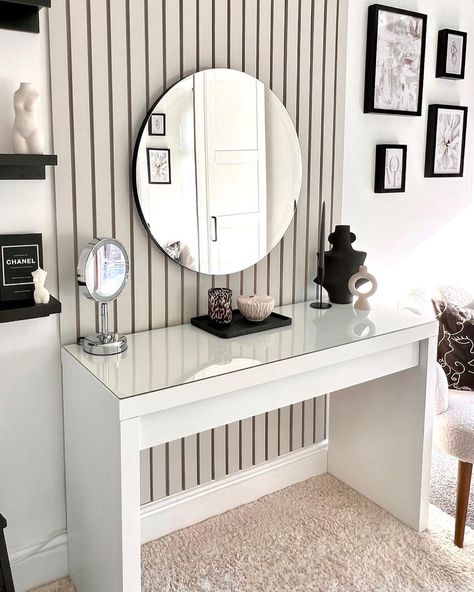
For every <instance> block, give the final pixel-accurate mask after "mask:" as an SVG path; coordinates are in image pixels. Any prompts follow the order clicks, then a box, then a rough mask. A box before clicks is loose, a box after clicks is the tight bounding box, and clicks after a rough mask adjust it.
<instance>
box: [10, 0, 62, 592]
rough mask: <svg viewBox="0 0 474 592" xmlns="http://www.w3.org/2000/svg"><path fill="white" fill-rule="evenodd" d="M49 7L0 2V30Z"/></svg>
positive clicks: (30, 27)
mask: <svg viewBox="0 0 474 592" xmlns="http://www.w3.org/2000/svg"><path fill="white" fill-rule="evenodd" d="M50 7H51V0H0V28H1V29H10V30H12V31H24V32H25V33H39V30H40V26H39V11H40V9H41V8H50ZM2 592H3V591H2Z"/></svg>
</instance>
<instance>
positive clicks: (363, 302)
mask: <svg viewBox="0 0 474 592" xmlns="http://www.w3.org/2000/svg"><path fill="white" fill-rule="evenodd" d="M360 280H367V281H368V282H370V283H371V284H372V286H371V288H370V290H367V292H361V291H360V290H358V289H357V287H356V286H357V283H358V282H360ZM348 286H349V290H350V293H351V294H352V295H353V296H357V300H356V303H355V304H354V308H355V309H356V310H370V303H369V298H370V297H371V296H373V295H374V294H375V292H377V280H376V279H375V277H374V276H373V275H372V274H371V273H369V272H368V271H367V266H366V265H361V266H360V267H359V271H358V272H357V273H355V274H354V275H353V276H352V277H351V278H350V280H349V283H348Z"/></svg>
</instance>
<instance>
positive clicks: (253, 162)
mask: <svg viewBox="0 0 474 592" xmlns="http://www.w3.org/2000/svg"><path fill="white" fill-rule="evenodd" d="M133 183H134V189H135V197H136V201H137V206H138V210H139V213H140V215H141V217H142V220H143V222H144V224H145V226H146V227H147V229H148V230H149V232H150V234H151V236H152V237H153V239H154V240H155V242H156V243H157V244H158V245H159V246H160V247H161V248H162V249H163V250H164V251H165V253H167V254H168V255H169V256H170V257H171V258H172V259H174V260H175V261H177V262H178V263H180V264H181V265H183V266H185V267H188V268H190V269H194V270H195V271H199V272H201V273H207V274H216V275H217V274H218V275H221V274H227V273H233V272H236V271H240V270H242V269H245V268H246V267H249V266H250V265H253V264H254V263H256V262H257V261H259V260H260V259H262V258H263V257H265V255H266V254H267V253H268V252H270V251H271V250H272V249H273V248H274V247H275V246H276V244H277V243H278V242H279V240H280V239H281V238H282V236H283V234H284V232H285V231H286V229H287V228H288V225H289V224H290V222H291V220H292V218H293V215H294V211H295V207H296V203H297V200H298V197H299V191H300V186H301V151H300V147H299V142H298V137H297V135H296V131H295V128H294V126H293V123H292V121H291V119H290V116H289V115H288V113H287V111H286V109H285V107H284V106H283V104H282V103H281V102H280V101H279V99H278V98H277V97H276V96H275V95H274V94H273V93H272V92H271V91H270V90H269V89H267V88H266V87H265V86H264V85H263V83H261V82H259V81H258V80H256V79H255V78H253V77H251V76H249V75H247V74H244V73H242V72H237V71H234V70H226V69H216V70H205V71H203V72H198V73H196V74H193V75H191V76H188V77H187V78H185V79H183V80H181V81H180V82H178V83H177V84H176V85H175V86H173V87H172V88H171V89H170V90H169V91H168V92H166V93H165V94H164V95H163V96H162V97H161V99H160V100H159V101H158V102H157V103H156V104H155V106H154V107H153V109H152V110H151V112H150V113H149V114H148V117H147V119H146V121H145V122H144V123H143V126H142V129H141V132H140V134H139V136H138V139H137V144H136V147H135V155H134V170H133Z"/></svg>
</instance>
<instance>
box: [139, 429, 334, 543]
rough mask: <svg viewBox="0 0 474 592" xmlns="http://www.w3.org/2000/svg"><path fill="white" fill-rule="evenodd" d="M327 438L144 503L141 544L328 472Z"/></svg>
mask: <svg viewBox="0 0 474 592" xmlns="http://www.w3.org/2000/svg"><path fill="white" fill-rule="evenodd" d="M327 450H328V448H327V440H326V441H324V442H321V443H320V444H314V445H313V446H307V447H305V448H302V449H301V450H299V451H297V452H292V453H290V454H285V455H283V456H280V457H278V458H276V459H275V460H272V461H268V462H265V463H262V464H260V465H258V466H256V467H252V468H250V469H246V470H244V471H240V472H239V473H236V474H235V475H231V476H230V477H226V478H224V479H220V480H219V481H213V482H212V483H208V484H206V485H202V486H200V487H196V488H194V489H191V490H188V491H183V492H182V493H178V494H176V495H173V496H171V497H168V498H164V499H162V500H159V501H156V502H151V503H149V504H146V505H144V506H142V509H141V525H142V539H141V540H142V544H143V543H146V542H148V541H153V540H154V539H158V538H160V537H162V536H164V535H166V534H169V533H170V532H174V531H176V530H180V529H181V528H186V527H187V526H191V525H192V524H197V523H198V522H202V521H203V520H206V519H207V518H210V517H212V516H216V515H218V514H222V513H223V512H227V511H229V510H232V509H233V508H236V507H238V506H241V505H243V504H247V503H249V502H252V501H255V500H257V499H258V498H260V497H262V496H264V495H268V494H270V493H273V492H274V491H278V490H279V489H283V488H284V487H288V486H289V485H293V484H294V483H298V482H299V481H304V480H306V479H309V478H310V477H315V476H316V475H321V474H323V473H326V472H327Z"/></svg>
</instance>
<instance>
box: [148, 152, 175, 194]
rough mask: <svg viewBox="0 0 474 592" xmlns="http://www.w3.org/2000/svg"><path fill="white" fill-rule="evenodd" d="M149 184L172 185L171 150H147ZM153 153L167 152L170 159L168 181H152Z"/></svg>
mask: <svg viewBox="0 0 474 592" xmlns="http://www.w3.org/2000/svg"><path fill="white" fill-rule="evenodd" d="M146 152H147V166H148V183H149V184H150V185H171V154H170V150H169V148H147V149H146ZM153 152H166V153H167V155H168V156H167V158H168V180H167V181H156V180H153V179H152V172H151V156H152V153H153Z"/></svg>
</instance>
